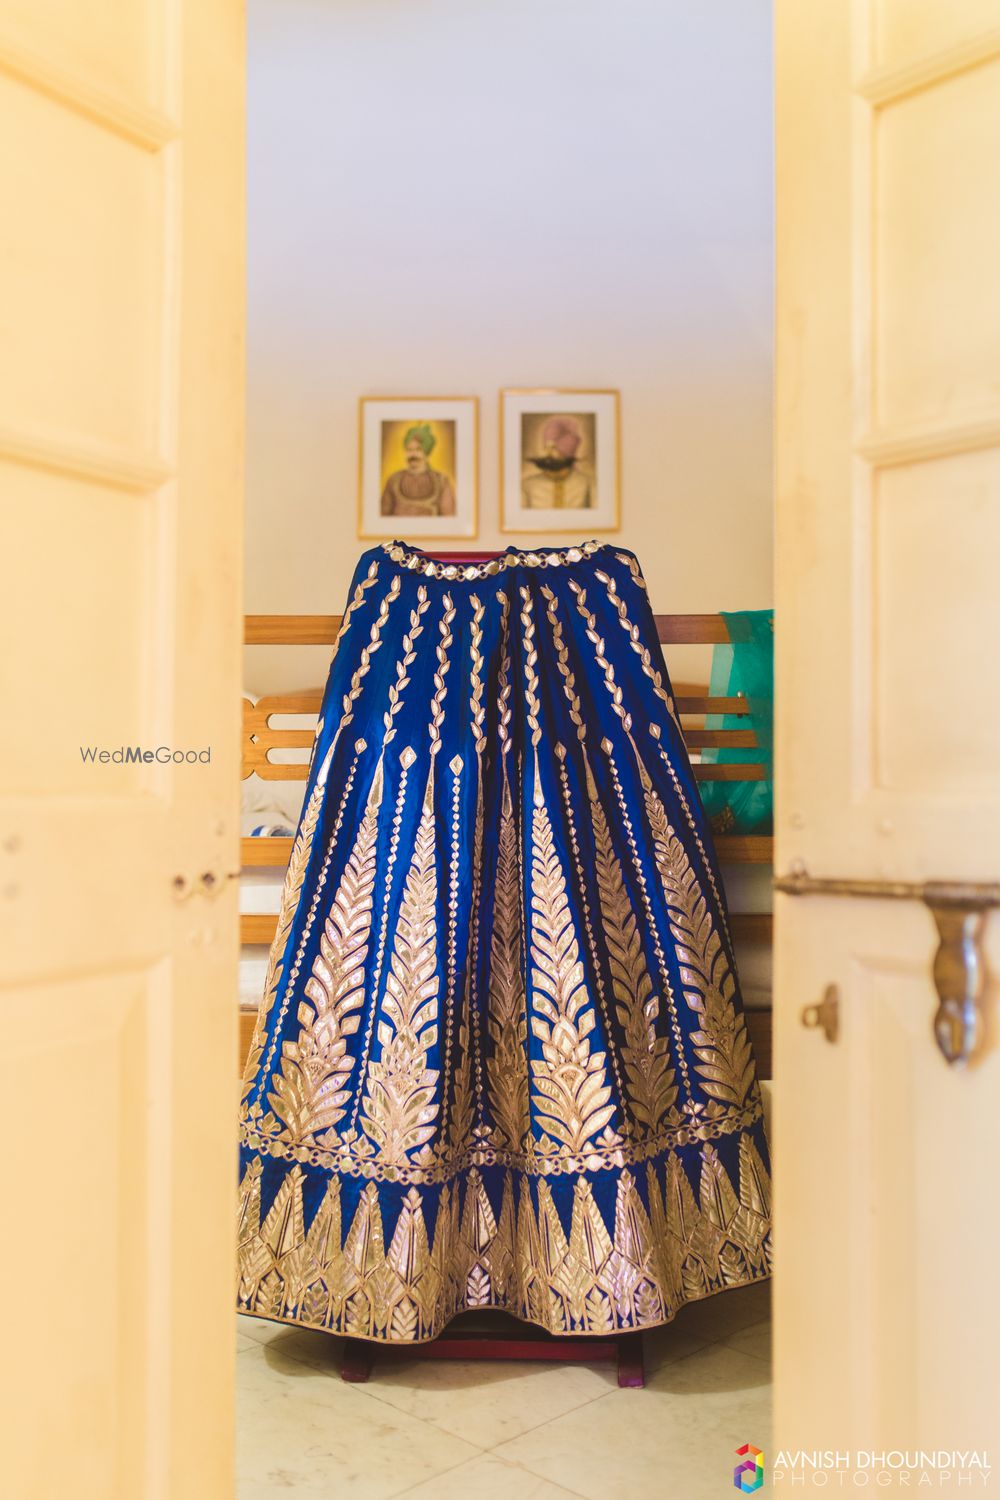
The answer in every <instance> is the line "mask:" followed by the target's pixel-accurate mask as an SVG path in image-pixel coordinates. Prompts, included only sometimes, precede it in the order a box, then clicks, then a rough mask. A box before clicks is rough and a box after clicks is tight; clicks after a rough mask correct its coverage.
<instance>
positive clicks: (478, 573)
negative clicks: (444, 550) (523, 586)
mask: <svg viewBox="0 0 1000 1500" xmlns="http://www.w3.org/2000/svg"><path fill="white" fill-rule="evenodd" d="M605 546H606V543H604V542H594V541H590V542H581V543H580V545H579V546H578V547H546V548H544V549H539V550H538V551H531V552H529V551H525V550H524V549H522V548H518V547H505V548H504V550H503V551H502V552H498V553H497V555H496V556H495V557H490V558H487V559H486V561H485V562H480V563H452V562H446V561H445V559H444V558H439V557H431V556H429V555H428V553H426V552H424V551H423V550H422V549H421V548H420V547H408V546H407V545H406V544H405V543H404V542H383V544H382V550H383V551H384V552H386V553H387V554H388V555H389V557H390V558H391V559H392V561H393V562H395V563H400V564H401V565H402V566H403V567H404V568H408V569H410V570H411V571H412V572H416V573H422V574H423V575H424V577H427V578H445V579H448V580H449V581H451V580H455V581H466V580H475V579H477V578H492V577H494V576H495V575H496V574H497V573H501V572H503V570H504V569H505V568H521V567H526V568H558V567H561V566H563V565H565V564H566V563H578V562H582V561H583V559H584V558H585V557H592V556H593V555H594V553H595V552H601V551H603V550H604V547H605Z"/></svg>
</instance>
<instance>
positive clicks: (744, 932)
mask: <svg viewBox="0 0 1000 1500" xmlns="http://www.w3.org/2000/svg"><path fill="white" fill-rule="evenodd" d="M277 920H278V919H277V917H274V918H272V922H276V921H277ZM729 925H730V927H731V928H732V932H733V937H734V938H736V939H737V941H740V942H744V943H769V942H770V941H771V939H772V937H773V935H774V918H773V917H772V916H771V913H770V912H769V911H760V912H757V911H753V912H750V911H731V912H730V913H729Z"/></svg>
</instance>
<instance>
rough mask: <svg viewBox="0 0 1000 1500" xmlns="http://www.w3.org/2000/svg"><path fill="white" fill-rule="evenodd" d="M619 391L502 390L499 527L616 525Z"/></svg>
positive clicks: (569, 529)
mask: <svg viewBox="0 0 1000 1500" xmlns="http://www.w3.org/2000/svg"><path fill="white" fill-rule="evenodd" d="M619 408H620V402H619V395H618V392H617V391H582V390H569V389H566V388H563V389H551V390H505V391H501V392H500V496H501V502H500V503H501V521H500V529H501V530H502V531H505V532H509V531H544V532H548V533H550V534H551V533H553V532H556V533H559V532H562V533H565V534H566V535H569V534H570V533H572V534H573V535H575V536H587V535H589V534H590V533H591V532H593V531H617V530H618V528H619V526H620V525H621V518H620V510H619V507H620V500H619V446H620V438H619V427H620V418H619Z"/></svg>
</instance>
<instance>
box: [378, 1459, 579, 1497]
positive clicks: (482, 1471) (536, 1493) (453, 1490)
mask: <svg viewBox="0 0 1000 1500" xmlns="http://www.w3.org/2000/svg"><path fill="white" fill-rule="evenodd" d="M472 1497H474V1500H576V1494H575V1492H574V1491H573V1490H567V1489H564V1488H563V1486H562V1485H561V1484H551V1483H550V1482H549V1480H547V1479H542V1478H541V1477H540V1476H539V1475H538V1474H529V1473H528V1472H527V1470H526V1469H522V1468H520V1467H519V1466H518V1465H517V1464H512V1463H509V1462H508V1461H507V1460H506V1459H502V1458H497V1456H496V1454H495V1453H484V1454H482V1456H481V1457H479V1458H472V1459H470V1460H469V1462H468V1463H465V1464H459V1466H458V1468H457V1469H449V1470H448V1472H447V1474H440V1475H437V1476H436V1477H435V1478H434V1479H428V1480H427V1481H426V1482H425V1483H424V1484H418V1485H417V1487H416V1489H412V1490H407V1491H406V1492H405V1496H404V1497H403V1500H472Z"/></svg>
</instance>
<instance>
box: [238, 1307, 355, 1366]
mask: <svg viewBox="0 0 1000 1500" xmlns="http://www.w3.org/2000/svg"><path fill="white" fill-rule="evenodd" d="M237 1321H238V1324H239V1331H240V1333H241V1334H242V1335H243V1336H244V1337H246V1338H249V1339H250V1341H251V1342H252V1343H253V1345H254V1346H255V1347H256V1348H258V1349H259V1348H268V1349H271V1350H273V1351H274V1352H275V1353H276V1354H281V1355H283V1356H284V1357H285V1358H286V1359H296V1360H298V1361H299V1362H300V1363H301V1364H305V1365H315V1366H316V1368H317V1369H321V1370H328V1371H331V1372H335V1373H337V1374H338V1375H339V1373H340V1350H341V1346H342V1344H343V1340H342V1339H341V1338H340V1337H339V1335H337V1334H334V1333H320V1332H318V1331H317V1330H316V1329H315V1328H292V1327H291V1326H290V1325H289V1324H288V1323H272V1322H270V1321H269V1320H268V1319H266V1318H244V1317H241V1318H239V1319H238V1320H237Z"/></svg>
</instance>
